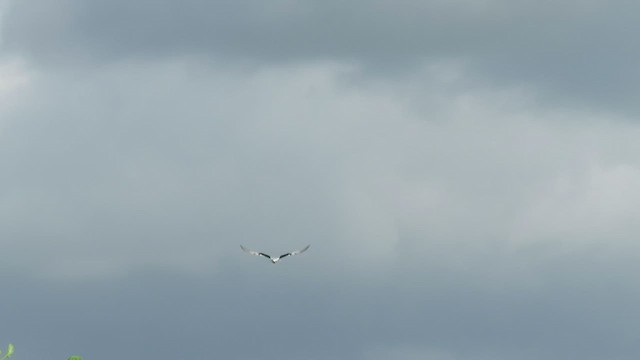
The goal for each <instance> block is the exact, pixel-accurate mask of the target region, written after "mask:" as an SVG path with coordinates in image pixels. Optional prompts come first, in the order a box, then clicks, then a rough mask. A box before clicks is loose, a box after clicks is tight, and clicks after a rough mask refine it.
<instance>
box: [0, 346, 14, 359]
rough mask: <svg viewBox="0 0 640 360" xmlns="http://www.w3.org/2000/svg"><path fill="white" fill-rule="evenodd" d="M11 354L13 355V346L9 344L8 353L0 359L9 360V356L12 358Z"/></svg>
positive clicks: (0, 351)
mask: <svg viewBox="0 0 640 360" xmlns="http://www.w3.org/2000/svg"><path fill="white" fill-rule="evenodd" d="M1 353H2V350H0V354H1ZM11 354H13V344H9V347H8V348H7V353H6V354H5V355H4V356H3V357H1V358H0V360H5V359H8V358H9V356H11Z"/></svg>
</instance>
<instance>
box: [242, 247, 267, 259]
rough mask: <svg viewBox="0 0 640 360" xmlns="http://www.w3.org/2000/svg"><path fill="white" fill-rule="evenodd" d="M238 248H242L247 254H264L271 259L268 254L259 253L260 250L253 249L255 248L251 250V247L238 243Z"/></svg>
mask: <svg viewBox="0 0 640 360" xmlns="http://www.w3.org/2000/svg"><path fill="white" fill-rule="evenodd" d="M240 248H241V249H242V251H244V252H246V253H247V254H251V255H255V256H264V257H266V258H267V259H271V256H269V255H267V254H265V253H261V252H257V251H255V250H251V249H249V248H246V247H244V246H242V245H240Z"/></svg>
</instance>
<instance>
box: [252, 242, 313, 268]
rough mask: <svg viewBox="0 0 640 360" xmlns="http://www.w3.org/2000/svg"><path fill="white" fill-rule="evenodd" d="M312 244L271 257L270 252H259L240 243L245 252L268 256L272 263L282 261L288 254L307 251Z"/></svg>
mask: <svg viewBox="0 0 640 360" xmlns="http://www.w3.org/2000/svg"><path fill="white" fill-rule="evenodd" d="M310 246H311V245H307V246H305V247H304V248H303V249H302V250H297V251H292V252H288V253H286V254H282V255H280V256H278V257H271V256H269V255H268V254H265V253H263V252H258V251H254V250H251V249H248V248H246V247H244V246H242V245H240V248H241V249H242V251H244V252H246V253H248V254H251V255H256V256H262V257H266V258H267V259H269V260H271V263H272V264H275V263H277V262H278V261H280V260H281V259H283V258H285V257H287V256H291V255H298V254H301V253H303V252H305V251H307V249H308V248H309V247H310Z"/></svg>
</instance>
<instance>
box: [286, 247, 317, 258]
mask: <svg viewBox="0 0 640 360" xmlns="http://www.w3.org/2000/svg"><path fill="white" fill-rule="evenodd" d="M310 246H311V245H307V246H305V247H304V248H302V249H301V250H297V251H292V252H290V253H286V254H283V255H280V259H282V258H283V257H286V256H289V255H298V254H302V253H303V252H305V251H307V249H309V247H310Z"/></svg>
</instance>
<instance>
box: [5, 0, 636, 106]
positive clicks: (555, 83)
mask: <svg viewBox="0 0 640 360" xmlns="http://www.w3.org/2000/svg"><path fill="white" fill-rule="evenodd" d="M11 10H12V11H11V14H12V16H9V17H7V21H6V25H5V38H6V39H5V43H6V48H7V49H9V50H11V51H17V52H20V53H25V54H30V55H31V56H32V58H33V59H34V60H36V61H39V62H45V63H57V64H78V63H82V62H85V61H91V62H99V63H100V62H110V61H118V59H123V58H125V59H128V58H135V57H147V58H149V57H158V56H160V57H165V58H167V57H168V58H171V57H176V56H183V55H185V54H191V55H194V56H205V57H209V58H214V59H218V60H226V61H232V62H237V61H242V62H248V63H254V64H282V63H304V62H309V61H316V60H317V59H326V60H334V61H341V62H353V63H358V64H362V65H364V66H365V67H366V68H368V69H370V74H372V75H373V74H375V75H380V74H382V73H387V74H388V73H398V72H406V71H412V70H413V69H415V67H416V66H417V65H421V64H424V63H425V62H426V63H429V62H431V61H434V60H436V61H437V60H441V59H445V60H458V61H462V62H464V63H465V64H466V65H467V66H468V67H469V69H470V71H471V74H473V75H475V76H477V77H480V78H483V79H484V80H485V81H489V82H491V83H493V84H496V85H507V86H510V85H518V86H526V87H531V88H532V89H534V90H535V91H536V92H537V93H538V96H539V98H540V99H541V100H544V101H548V102H551V103H554V104H556V105H558V106H566V105H567V104H568V105H570V106H573V105H571V104H579V105H580V106H586V105H588V106H590V107H592V108H593V109H598V108H600V107H604V108H606V109H607V110H608V111H612V110H614V109H615V110H616V111H618V112H621V113H627V114H637V108H636V106H635V100H634V99H635V98H636V97H637V96H636V95H637V92H638V89H637V87H636V84H637V83H638V71H637V68H636V64H637V63H638V60H639V52H638V50H637V46H635V36H634V34H635V33H637V31H634V30H637V27H638V25H637V24H638V21H636V20H637V18H636V16H635V15H634V14H636V13H638V11H637V10H638V9H636V8H635V6H633V5H630V4H629V3H627V2H622V1H619V2H600V1H590V2H583V1H564V2H562V3H554V4H548V5H546V4H539V3H538V2H530V1H520V2H517V3H514V2H504V1H486V2H483V3H481V4H479V3H476V2H468V1H460V2H440V1H431V2H423V1H409V0H407V1H402V2H398V1H376V2H363V1H349V2H344V1H342V2H327V1H302V2H291V1H284V0H282V1H273V2H269V3H265V2H256V1H240V2H238V1H217V2H205V1H195V0H193V1H183V2H179V3H178V2H173V1H161V2H157V1H156V2H145V1H137V2H135V3H132V2H122V1H111V2H108V3H100V2H81V1H74V0H66V1H64V2H62V3H56V5H55V6H54V5H52V4H50V3H49V2H46V1H38V0H31V1H20V2H13V3H12V7H11Z"/></svg>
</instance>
